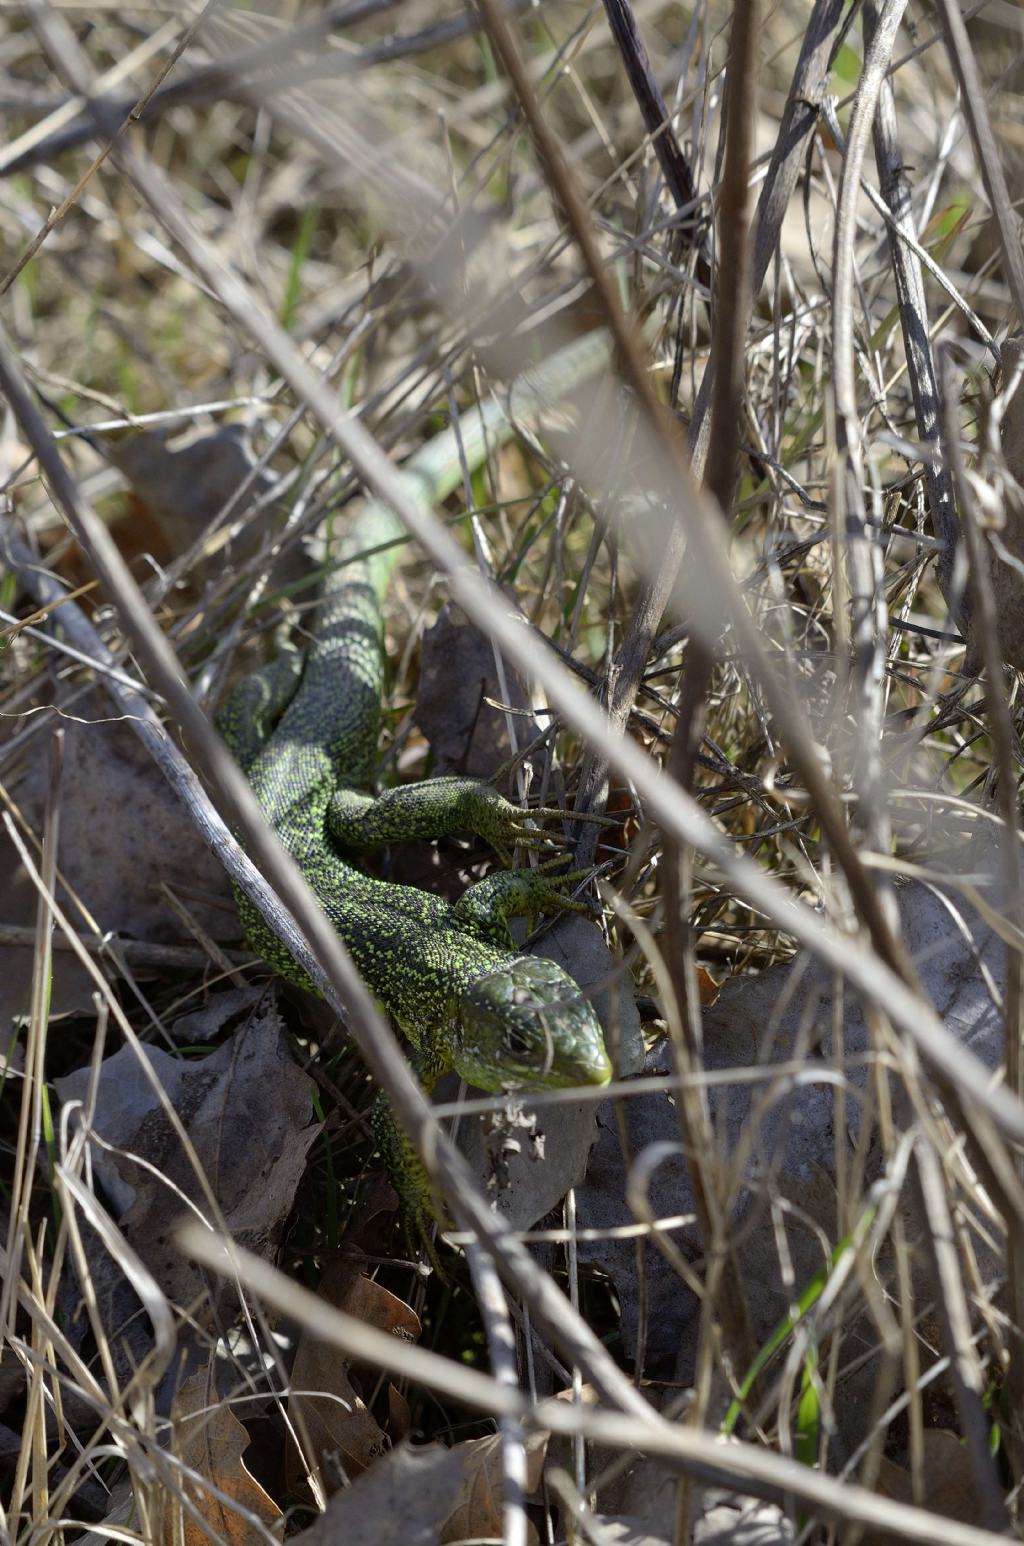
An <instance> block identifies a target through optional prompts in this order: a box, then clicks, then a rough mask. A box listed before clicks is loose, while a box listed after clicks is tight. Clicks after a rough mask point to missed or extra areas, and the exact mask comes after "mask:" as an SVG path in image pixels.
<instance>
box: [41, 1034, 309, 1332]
mask: <svg viewBox="0 0 1024 1546" xmlns="http://www.w3.org/2000/svg"><path fill="white" fill-rule="evenodd" d="M143 1051H144V1055H145V1058H146V1061H147V1063H148V1065H149V1068H150V1070H151V1072H152V1074H153V1075H154V1076H155V1077H156V1079H157V1080H158V1081H159V1082H160V1084H161V1085H162V1087H163V1089H164V1091H165V1093H166V1095H167V1098H168V1099H169V1100H170V1102H171V1104H172V1106H173V1107H174V1109H175V1110H176V1111H177V1113H178V1116H179V1118H180V1119H181V1121H182V1122H183V1124H184V1126H185V1129H186V1132H187V1133H188V1136H189V1139H190V1140H191V1143H192V1146H193V1149H194V1151H195V1153H196V1155H197V1157H198V1160H199V1163H200V1165H201V1167H202V1170H203V1173H204V1174H205V1176H206V1179H207V1182H208V1184H209V1185H210V1186H211V1187H212V1188H213V1190H214V1193H215V1195H216V1197H217V1201H218V1204H219V1208H220V1211H221V1214H222V1216H223V1218H224V1220H225V1222H226V1225H227V1228H228V1231H229V1232H230V1233H231V1234H232V1236H233V1237H234V1238H235V1239H236V1240H238V1241H239V1243H240V1244H243V1245H246V1246H247V1247H248V1248H249V1249H250V1250H253V1251H255V1252H256V1253H257V1254H258V1255H260V1256H263V1257H265V1258H268V1259H272V1258H273V1256H274V1254H275V1252H276V1249H277V1242H278V1238H279V1233H280V1229H281V1226H282V1224H283V1223H284V1221H285V1219H286V1218H287V1215H288V1213H289V1212H290V1210H291V1206H292V1202H293V1200H294V1197H295V1191H296V1188H297V1187H298V1184H299V1181H300V1180H301V1178H302V1175H303V1172H304V1170H305V1166H306V1156H307V1154H308V1152H309V1148H310V1145H311V1144H312V1143H313V1142H314V1140H315V1138H316V1137H317V1134H318V1133H319V1131H320V1128H319V1125H318V1124H317V1123H316V1122H315V1121H314V1120H313V1093H314V1090H315V1086H314V1085H313V1082H312V1080H310V1079H309V1078H308V1077H307V1076H306V1075H305V1074H304V1073H302V1072H301V1070H300V1069H299V1068H298V1067H296V1065H295V1063H294V1061H293V1060H292V1057H291V1053H290V1051H289V1048H288V1042H287V1039H286V1037H285V1035H284V1031H283V1026H282V1022H281V1019H280V1016H279V1015H278V1014H277V1012H276V1010H275V1009H273V1008H272V1007H271V1006H269V1005H267V1006H265V1007H264V1008H263V1009H262V1010H261V1011H259V1012H257V1013H255V1014H254V1015H253V1016H252V1018H251V1019H250V1020H249V1021H248V1023H247V1024H246V1025H244V1026H243V1027H242V1028H241V1029H240V1030H239V1031H237V1032H236V1033H235V1035H234V1036H232V1037H230V1038H229V1039H228V1040H227V1041H226V1042H225V1043H224V1044H223V1045H222V1046H221V1047H219V1048H218V1049H217V1051H216V1052H214V1053H211V1055H210V1056H209V1057H205V1058H199V1059H194V1060H193V1059H186V1058H176V1057H171V1056H170V1055H169V1054H168V1053H166V1052H164V1051H162V1050H161V1049H160V1048H156V1047H147V1048H145V1049H143ZM55 1083H56V1087H57V1093H58V1095H59V1096H60V1098H61V1101H62V1102H65V1103H66V1102H68V1101H71V1100H84V1099H85V1098H86V1094H87V1091H88V1086H89V1070H88V1069H86V1068H82V1069H78V1070H76V1071H75V1072H74V1073H72V1074H69V1075H67V1076H66V1077H65V1078H63V1079H58V1080H56V1081H55ZM94 1127H95V1129H96V1131H97V1133H98V1134H99V1135H100V1137H102V1138H103V1139H104V1140H105V1141H106V1142H107V1143H109V1144H112V1145H114V1146H115V1150H117V1151H123V1153H115V1154H110V1153H105V1152H104V1151H102V1150H100V1149H98V1148H97V1147H95V1146H93V1151H92V1153H93V1170H94V1173H95V1174H96V1176H97V1178H98V1179H99V1181H100V1183H101V1185H102V1187H103V1191H104V1193H105V1195H106V1196H107V1197H108V1199H110V1200H111V1201H112V1203H113V1211H114V1212H115V1213H116V1214H117V1216H118V1218H119V1223H120V1228H121V1230H122V1232H123V1234H124V1236H125V1238H126V1240H127V1241H128V1242H129V1244H130V1245H131V1246H132V1247H133V1248H134V1249H135V1251H136V1252H137V1253H138V1255H139V1256H140V1257H141V1259H142V1261H143V1262H144V1263H145V1264H146V1266H147V1267H148V1268H149V1270H150V1272H151V1273H152V1274H153V1276H154V1277H155V1279H156V1281H157V1283H158V1284H159V1286H160V1288H161V1289H162V1290H163V1292H164V1293H165V1294H166V1295H167V1297H168V1298H169V1299H170V1300H171V1302H172V1303H173V1304H176V1305H180V1306H186V1305H187V1306H191V1307H192V1313H193V1314H196V1313H197V1312H196V1310H195V1305H196V1304H197V1303H199V1304H201V1303H202V1300H203V1298H204V1295H205V1294H206V1292H207V1291H208V1290H209V1291H211V1292H214V1294H215V1302H214V1303H213V1304H212V1305H211V1307H210V1312H209V1313H210V1314H212V1315H216V1314H219V1313H220V1311H221V1310H222V1309H225V1308H226V1307H227V1306H228V1305H229V1304H230V1302H231V1296H232V1290H231V1289H230V1287H229V1286H227V1285H225V1286H224V1288H217V1289H216V1290H213V1289H212V1288H211V1284H210V1281H209V1279H208V1278H207V1277H206V1276H205V1274H204V1273H203V1272H202V1271H201V1269H200V1268H198V1267H197V1266H196V1265H195V1264H194V1263H193V1262H192V1261H191V1260H189V1259H187V1258H186V1257H184V1256H183V1255H182V1254H181V1252H180V1251H179V1250H178V1248H177V1246H176V1244H175V1230H176V1227H177V1224H178V1223H179V1221H180V1220H181V1218H182V1216H183V1214H184V1213H185V1212H186V1208H185V1204H184V1203H183V1201H182V1195H181V1194H184V1196H185V1197H186V1198H189V1199H192V1200H193V1202H194V1203H195V1205H196V1206H197V1207H198V1208H199V1209H200V1210H201V1211H202V1212H203V1213H204V1214H208V1212H209V1204H208V1202H207V1200H206V1197H205V1193H204V1191H203V1189H202V1187H201V1186H200V1183H199V1181H198V1179H197V1177H196V1174H195V1172H194V1170H193V1168H192V1165H191V1163H190V1161H189V1159H188V1157H187V1155H186V1154H185V1153H184V1151H183V1149H182V1146H181V1144H180V1142H179V1140H178V1137H177V1135H176V1133H175V1131H174V1129H173V1127H172V1126H171V1123H170V1121H169V1119H168V1117H167V1115H166V1114H165V1112H164V1109H163V1107H162V1106H161V1105H160V1103H159V1101H158V1098H157V1096H156V1093H155V1092H154V1090H153V1088H152V1084H151V1082H150V1079H149V1078H147V1076H146V1074H145V1072H144V1071H143V1069H142V1068H141V1067H140V1064H139V1061H138V1058H137V1056H136V1053H135V1052H134V1050H133V1049H132V1048H131V1047H127V1046H126V1047H122V1048H121V1050H120V1051H119V1052H117V1053H116V1054H115V1055H114V1056H113V1057H110V1058H107V1059H106V1060H105V1061H104V1062H103V1064H102V1065H101V1069H100V1080H99V1088H98V1097H97V1104H96V1114H95V1120H94ZM139 1161H146V1162H147V1163H146V1164H140V1163H138V1162H139ZM190 1216H191V1215H190ZM91 1265H92V1271H93V1276H94V1279H95V1281H96V1283H97V1285H98V1286H99V1287H101V1288H102V1290H103V1291H104V1293H105V1295H106V1296H107V1303H106V1305H105V1317H104V1318H105V1323H106V1325H107V1327H108V1330H109V1332H110V1334H111V1338H112V1340H114V1341H115V1343H116V1342H117V1341H118V1333H119V1332H120V1330H121V1328H122V1327H123V1326H124V1325H125V1323H126V1322H127V1323H130V1326H131V1330H130V1332H129V1333H127V1336H128V1341H127V1342H126V1344H125V1346H124V1347H123V1348H122V1349H121V1352H122V1354H123V1355H124V1356H129V1355H130V1354H131V1353H134V1356H135V1357H136V1358H138V1357H139V1356H140V1354H142V1353H144V1352H145V1351H146V1343H145V1342H144V1341H140V1339H144V1338H148V1330H147V1329H146V1328H145V1327H144V1325H143V1320H144V1318H142V1317H139V1316H137V1315H136V1314H135V1300H134V1295H132V1294H131V1291H130V1290H128V1289H127V1285H126V1284H125V1282H124V1279H123V1277H122V1275H121V1273H120V1271H119V1269H118V1266H117V1263H116V1262H114V1261H112V1260H111V1259H110V1257H109V1256H107V1255H106V1253H105V1252H97V1253H96V1256H95V1260H94V1261H93V1262H92V1264H91ZM221 1295H223V1296H224V1297H223V1298H221Z"/></svg>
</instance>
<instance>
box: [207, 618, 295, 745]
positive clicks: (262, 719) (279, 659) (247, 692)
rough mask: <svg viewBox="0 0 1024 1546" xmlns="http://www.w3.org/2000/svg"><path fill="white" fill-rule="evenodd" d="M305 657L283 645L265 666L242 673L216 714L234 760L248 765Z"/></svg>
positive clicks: (275, 719)
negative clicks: (241, 676)
mask: <svg viewBox="0 0 1024 1546" xmlns="http://www.w3.org/2000/svg"><path fill="white" fill-rule="evenodd" d="M304 665H305V656H304V655H303V653H302V651H301V650H298V649H296V648H295V646H294V645H292V644H285V645H284V646H282V648H281V649H280V650H279V651H278V653H277V654H276V655H275V656H274V657H273V659H272V660H268V661H267V663H266V665H263V666H259V667H258V668H257V669H256V670H255V671H252V672H250V673H249V675H248V676H244V677H243V678H242V680H241V681H240V682H239V683H238V685H237V686H236V687H235V688H234V689H233V691H232V692H231V695H230V697H229V698H228V700H227V702H226V703H225V705H224V707H223V708H222V709H221V711H220V713H219V714H218V715H217V729H218V730H219V731H220V733H221V735H222V736H223V737H224V740H225V741H226V742H227V745H228V749H229V750H230V752H231V754H232V756H233V757H234V759H235V761H236V762H237V763H238V764H239V766H240V767H241V768H242V769H243V770H244V771H246V772H247V771H248V770H249V768H251V767H252V765H253V763H254V762H255V761H256V758H257V757H258V756H259V754H260V752H261V751H262V750H263V748H264V746H265V745H266V744H267V742H268V740H269V739H270V737H271V735H272V734H273V732H274V729H275V726H276V725H277V723H278V721H279V720H280V718H281V715H282V714H283V713H284V711H285V709H286V708H287V707H288V705H289V703H291V701H292V699H293V698H294V697H295V694H296V692H297V691H298V687H299V683H300V681H301V680H302V672H303V667H304Z"/></svg>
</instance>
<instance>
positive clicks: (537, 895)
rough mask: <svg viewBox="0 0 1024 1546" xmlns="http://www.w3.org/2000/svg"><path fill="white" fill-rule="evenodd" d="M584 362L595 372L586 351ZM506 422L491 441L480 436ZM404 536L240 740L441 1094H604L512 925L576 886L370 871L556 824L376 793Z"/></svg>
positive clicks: (414, 1198) (379, 512) (417, 789)
mask: <svg viewBox="0 0 1024 1546" xmlns="http://www.w3.org/2000/svg"><path fill="white" fill-rule="evenodd" d="M570 348H571V349H574V350H575V351H576V356H577V358H578V357H579V356H580V352H581V350H580V345H578V344H577V345H574V346H570ZM564 353H565V351H563V354H564ZM556 379H557V378H556ZM535 390H536V388H535V387H534V386H531V391H535ZM514 400H515V399H513V401H514ZM531 401H532V400H531ZM488 417H489V418H490V421H491V422H490V425H488V424H487V423H486V422H483V423H479V422H478V420H484V421H485V420H486V419H487V418H488ZM488 431H489V433H490V437H491V438H492V440H493V438H495V436H497V435H501V434H507V433H508V432H509V429H508V419H507V418H506V416H505V415H504V414H503V413H502V412H501V410H499V409H498V407H497V405H496V404H491V405H488V408H485V409H484V410H482V411H481V412H480V413H479V414H478V415H477V416H476V417H475V418H473V419H472V420H471V422H470V423H469V424H467V426H466V427H465V429H464V433H463V437H462V440H463V443H462V454H463V456H466V455H469V454H471V455H472V456H473V457H474V459H475V458H477V457H478V455H479V454H482V450H483V447H484V446H485V445H486V443H487V440H488ZM441 438H444V437H441ZM467 440H468V441H469V442H471V444H470V445H469V447H468V448H467V444H466V442H467ZM450 449H451V448H450V447H449V451H450ZM431 457H433V459H434V463H435V465H434V466H433V467H432V468H431V467H430V465H429V463H430V459H431ZM437 458H438V448H437V447H435V448H434V449H433V450H432V451H428V452H427V454H426V455H425V456H424V455H422V454H421V456H420V457H419V458H418V459H414V464H413V471H414V472H418V473H419V476H420V480H421V483H423V482H424V481H425V484H426V486H425V487H422V488H421V493H422V494H423V495H424V497H428V496H429V497H431V498H432V502H433V501H435V500H436V499H437V498H438V497H440V493H441V490H442V489H443V486H444V482H445V476H446V474H444V473H440V474H439V472H438V468H437V465H436V464H437ZM457 466H458V460H456V467H457ZM403 535H404V532H403V529H402V528H401V526H400V525H399V523H398V522H397V519H396V517H394V516H393V515H392V514H391V512H390V511H389V510H387V509H386V508H385V507H384V506H382V505H379V504H375V503H369V504H367V505H366V506H365V508H364V511H363V513H362V515H361V516H360V517H359V518H358V519H357V520H356V522H355V523H354V525H353V527H352V529H351V530H350V531H349V533H348V535H347V537H346V538H345V540H344V541H343V543H342V544H341V545H340V547H339V548H338V550H337V551H336V552H335V553H334V554H333V555H332V557H333V559H334V560H335V561H336V565H337V566H336V567H335V568H334V570H333V574H332V578H331V579H330V580H329V582H328V584H327V586H326V590H325V595H324V598H323V601H322V603H321V606H320V609H319V613H318V616H317V620H316V624H315V628H314V643H313V644H312V646H311V647H310V649H309V652H308V654H307V655H306V656H305V657H303V656H302V655H301V654H300V653H299V652H298V651H297V650H294V649H291V648H289V649H285V650H284V651H283V652H282V653H281V654H279V655H278V656H277V657H276V658H275V659H274V660H273V661H272V662H271V663H270V664H269V665H268V666H265V667H263V668H262V669H261V670H259V671H257V672H255V673H254V674H253V675H252V676H250V677H248V678H246V679H245V680H244V681H243V682H242V683H241V684H240V685H239V687H238V688H236V690H235V692H234V693H233V695H232V696H231V698H230V700H229V702H228V705H227V708H226V710H225V711H224V713H223V714H222V715H221V718H220V724H221V728H222V731H223V733H224V735H225V738H226V739H227V741H228V743H229V745H230V746H231V747H232V750H233V751H234V754H235V756H236V757H237V758H238V760H239V761H240V762H241V764H242V766H243V767H244V768H245V771H246V773H247V775H248V777H249V780H250V783H251V784H252V787H253V789H254V791H255V793H256V795H257V797H258V799H259V801H260V804H261V806H262V807H263V810H264V813H265V815H266V817H267V819H268V820H269V821H270V822H271V824H272V825H273V827H274V828H275V830H276V832H277V834H278V836H279V837H280V838H281V840H282V841H283V842H284V844H285V846H286V848H287V849H288V850H289V852H290V853H291V854H292V856H293V858H295V859H296V860H297V862H298V863H299V864H300V866H301V867H302V870H303V872H304V874H305V876H306V879H307V880H308V881H309V883H310V885H311V886H312V887H313V890H314V891H315V892H316V894H317V896H318V898H319V899H320V901H321V903H322V905H323V907H324V911H325V912H326V913H327V915H328V917H329V918H330V919H331V921H332V923H333V924H334V925H335V927H336V928H337V930H338V932H339V934H340V935H341V937H342V939H343V940H344V942H345V944H346V946H347V947H348V949H349V951H350V952H351V954H352V956H353V959H354V960H355V962H356V964H357V966H358V967H359V970H360V971H361V973H362V974H363V976H364V978H365V979H366V981H367V983H368V984H369V986H370V987H371V988H372V990H373V991H374V993H375V994H376V995H377V996H378V998H379V999H380V1000H381V1002H382V1003H383V1004H384V1006H385V1007H386V1009H387V1010H388V1011H389V1012H390V1013H391V1015H392V1016H393V1018H394V1020H395V1021H396V1023H397V1024H398V1026H399V1027H400V1028H401V1030H402V1031H403V1032H404V1034H405V1036H406V1038H407V1039H408V1041H409V1042H410V1043H411V1045H412V1047H413V1048H414V1049H415V1060H416V1065H417V1071H418V1073H419V1076H420V1078H421V1079H422V1080H423V1082H424V1084H425V1085H426V1086H427V1087H428V1088H431V1087H432V1086H433V1085H434V1083H435V1082H436V1080H437V1079H438V1078H439V1077H440V1075H441V1074H442V1073H445V1072H447V1071H448V1070H454V1071H455V1072H456V1073H458V1074H460V1075H461V1076H462V1077H463V1078H464V1079H466V1080H467V1081H468V1082H469V1083H471V1084H474V1085H476V1086H478V1087H479V1088H481V1089H484V1090H488V1091H495V1092H497V1091H501V1090H505V1089H509V1088H518V1087H522V1086H534V1087H536V1086H541V1087H544V1088H554V1087H568V1086H573V1085H583V1084H604V1083H606V1082H607V1080H608V1079H609V1078H610V1075H611V1067H610V1064H609V1061H608V1055H607V1053H606V1051H605V1047H604V1042H603V1040H602V1035H601V1029H600V1026H599V1024H598V1021H597V1019H596V1016H595V1014H594V1011H593V1009H592V1007H591V1005H590V1004H589V1002H588V1001H587V1000H586V999H585V998H583V996H582V995H581V993H580V990H579V988H578V987H577V985H576V984H575V983H574V982H573V981H572V979H571V978H570V977H569V976H568V975H567V974H566V973H565V972H564V971H563V970H562V969H561V968H560V967H558V966H557V965H556V964H554V963H553V962H551V961H547V960H544V959H541V958H539V957H535V956H529V955H525V954H523V953H522V952H521V951H519V950H517V949H516V947H515V945H514V943H513V940H512V937H511V934H510V933H509V927H508V920H509V918H510V917H512V916H515V915H522V914H527V915H531V914H536V913H538V912H540V911H541V910H549V911H550V910H554V909H556V908H560V907H564V906H566V905H572V904H571V903H570V902H569V900H568V898H567V896H566V894H565V890H564V887H565V885H566V883H567V881H569V880H571V879H574V878H575V875H574V874H571V875H564V874H563V875H560V876H557V877H554V876H550V875H549V874H548V873H547V872H546V869H545V867H543V866H541V867H539V868H534V869H525V870H516V871H498V872H495V873H494V874H492V875H490V876H488V877H487V878H486V879H485V880H483V881H480V882H478V883H477V884H476V885H474V886H471V887H470V888H469V889H468V890H467V891H466V892H465V894H464V895H463V896H462V897H461V898H460V900H459V901H458V902H457V903H455V904H454V905H451V904H449V903H448V902H445V901H443V900H442V899H441V898H440V897H436V896H432V895H431V894H430V893H429V892H425V891H422V890H419V889H417V888H416V887H413V886H403V885H398V884H394V883H391V882H388V881H382V880H378V879H376V878H374V877H372V876H370V875H367V874H365V873H364V872H363V871H362V870H361V869H359V868H358V867H357V865H356V864H355V863H354V862H353V858H352V856H353V855H355V854H356V853H357V852H359V851H361V850H367V849H371V848H374V847H377V846H380V845H382V844H385V843H390V842H393V841H395V840H401V839H408V838H437V837H443V836H447V835H450V834H453V833H456V832H475V833H477V834H478V835H480V836H482V837H484V838H485V839H487V840H488V841H489V842H490V843H491V845H492V846H493V847H494V848H495V850H496V852H497V853H498V854H499V856H500V857H503V858H504V857H506V856H507V854H508V853H509V851H510V850H511V849H512V848H514V847H516V846H525V847H536V846H537V845H538V841H539V837H538V833H537V831H536V829H535V828H533V827H531V826H528V825H527V818H528V817H536V816H537V815H550V814H556V813H552V812H527V811H523V810H520V809H519V808H518V807H516V806H515V805H513V804H512V803H511V802H510V801H508V800H506V799H505V798H504V797H503V796H502V795H500V794H499V793H498V791H497V790H496V789H495V788H494V787H493V786H492V785H489V784H487V783H483V782H481V781H479V780H476V779H469V778H436V779H428V780H425V781H424V782H422V783H420V784H415V785H406V786H400V787H397V788H394V789H390V790H388V791H387V792H386V793H385V794H383V795H381V796H380V797H379V798H376V799H375V798H374V797H373V796H372V795H371V794H370V793H369V788H370V785H371V783H372V780H373V775H374V769H375V762H376V754H377V736H378V730H379V725H380V712H381V694H382V690H383V687H384V671H385V662H384V653H383V649H382V622H381V611H380V606H381V600H382V597H383V594H384V591H385V589H386V586H387V582H388V578H389V576H390V573H391V570H392V568H393V567H394V563H395V558H396V555H397V553H398V551H399V546H398V544H399V543H400V541H401V539H402V537H403ZM237 899H238V905H239V909H240V913H241V916H242V921H243V923H244V925H245V929H246V933H247V935H248V938H249V942H250V944H251V945H252V947H253V949H254V950H256V951H257V953H258V954H259V955H260V956H261V957H262V958H263V959H264V960H265V961H267V962H268V963H269V964H270V965H271V966H273V967H274V968H275V970H277V971H278V972H280V973H281V975H282V976H284V977H286V978H288V979H289V980H290V981H293V982H297V983H299V984H300V985H301V986H303V987H307V988H311V987H312V984H311V982H310V981H309V979H308V978H307V977H306V975H305V973H304V972H302V970H301V968H299V967H298V966H296V964H295V962H294V961H293V960H292V958H291V956H290V955H289V954H288V952H287V951H286V950H285V949H284V947H283V946H282V945H281V943H280V941H279V940H278V939H277V937H276V936H275V935H274V934H273V933H271V931H270V930H269V929H268V928H267V926H266V925H265V924H264V922H263V920H262V919H261V918H260V916H259V915H258V913H257V912H256V911H255V909H254V908H253V907H252V905H251V904H250V903H249V902H248V900H247V899H246V898H245V897H244V896H243V895H242V894H241V893H238V898H237ZM377 1130H378V1136H379V1139H380V1142H381V1145H382V1148H383V1150H384V1153H385V1160H386V1162H387V1164H388V1168H389V1170H390V1171H391V1174H392V1176H393V1178H394V1180H395V1182H396V1185H397V1187H398V1190H399V1192H400V1195H401V1197H402V1201H403V1204H404V1207H405V1210H406V1215H407V1221H409V1219H410V1217H411V1220H412V1221H414V1222H416V1223H417V1224H418V1225H419V1226H420V1228H421V1229H422V1228H424V1226H425V1224H426V1221H427V1218H428V1216H429V1188H428V1185H427V1182H426V1177H425V1174H424V1172H423V1171H422V1168H421V1167H420V1166H419V1164H418V1162H417V1161H416V1159H415V1156H413V1155H412V1154H411V1152H410V1147H409V1145H408V1143H407V1142H406V1140H405V1139H404V1137H402V1136H401V1135H400V1134H399V1133H398V1132H397V1130H396V1128H395V1126H394V1122H393V1120H390V1119H389V1117H384V1116H379V1118H378V1122H377Z"/></svg>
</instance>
